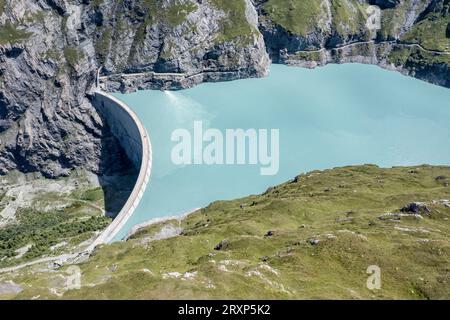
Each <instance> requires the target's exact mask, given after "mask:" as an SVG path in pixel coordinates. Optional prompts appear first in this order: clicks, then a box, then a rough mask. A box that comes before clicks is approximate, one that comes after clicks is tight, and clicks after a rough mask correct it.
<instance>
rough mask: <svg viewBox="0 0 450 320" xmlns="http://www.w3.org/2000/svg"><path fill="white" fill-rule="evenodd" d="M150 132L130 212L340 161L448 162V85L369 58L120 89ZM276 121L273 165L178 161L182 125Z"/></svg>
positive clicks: (250, 186)
mask: <svg viewBox="0 0 450 320" xmlns="http://www.w3.org/2000/svg"><path fill="white" fill-rule="evenodd" d="M115 96H116V97H118V98H119V99H121V100H122V101H124V102H125V103H127V104H128V105H129V106H130V107H131V108H132V109H133V110H134V111H135V112H136V114H137V115H138V116H139V118H140V119H141V120H142V122H143V123H144V125H145V126H146V128H147V131H148V133H149V135H150V139H151V143H152V148H153V169H152V175H151V178H150V183H149V185H148V187H147V189H146V192H145V195H144V197H143V199H142V200H141V202H140V204H139V207H138V208H137V209H136V211H135V213H134V215H133V216H132V218H131V219H130V220H129V221H128V223H127V225H126V226H125V227H124V228H123V229H122V230H121V232H120V233H119V234H118V235H117V237H116V240H118V239H120V238H122V237H124V236H125V235H126V234H127V233H128V231H129V230H130V228H131V227H132V226H133V225H135V224H138V223H141V222H144V221H147V220H150V219H153V218H157V217H165V216H174V215H180V214H182V213H185V212H187V211H191V210H192V209H194V208H198V207H203V206H206V205H207V204H208V203H210V202H212V201H214V200H224V199H232V198H237V197H242V196H246V195H250V194H257V193H261V192H264V191H265V190H266V189H267V188H268V187H269V186H272V185H275V184H279V183H282V182H285V181H287V180H289V179H291V178H293V177H295V176H296V175H298V174H299V173H301V172H307V171H311V170H315V169H328V168H333V167H337V166H346V165H357V164H365V163H371V164H377V165H379V166H382V167H390V166H402V165H419V164H439V165H450V90H449V89H446V88H442V87H438V86H434V85H431V84H428V83H426V82H423V81H420V80H417V79H413V78H410V77H405V76H403V75H401V74H399V73H397V72H391V71H386V70H383V69H381V68H379V67H377V66H370V65H362V64H344V65H328V66H326V67H322V68H317V69H314V70H310V69H303V68H294V67H286V66H282V65H272V66H271V70H270V76H269V77H267V78H261V79H246V80H237V81H231V82H221V83H205V84H201V85H199V86H196V87H194V88H192V89H187V90H182V91H171V92H162V91H139V92H136V93H132V94H126V95H123V94H115ZM198 120H202V121H203V126H204V130H205V129H206V128H208V127H210V128H217V129H220V130H222V131H223V132H224V131H225V129H236V128H242V129H250V128H254V129H269V130H270V129H279V136H280V147H279V148H280V156H279V160H280V164H279V171H278V173H277V174H276V175H272V176H262V175H260V165H175V164H173V163H172V161H171V152H172V148H173V147H174V146H175V145H176V143H175V142H173V141H171V135H172V132H173V131H174V130H175V129H179V128H186V129H187V130H189V131H191V132H192V128H193V123H194V121H198Z"/></svg>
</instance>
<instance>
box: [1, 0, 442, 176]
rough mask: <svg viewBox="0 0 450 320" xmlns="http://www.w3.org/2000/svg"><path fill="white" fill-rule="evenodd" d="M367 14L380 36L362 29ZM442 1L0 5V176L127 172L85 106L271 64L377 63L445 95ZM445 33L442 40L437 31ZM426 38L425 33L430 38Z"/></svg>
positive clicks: (50, 0)
mask: <svg viewBox="0 0 450 320" xmlns="http://www.w3.org/2000/svg"><path fill="white" fill-rule="evenodd" d="M369 5H378V6H379V7H380V8H381V9H382V10H381V14H382V16H381V26H380V28H377V29H375V30H372V29H371V28H369V27H368V17H369V16H370V15H371V14H372V13H371V12H370V11H367V10H368V9H367V8H368V6H369ZM449 6H450V5H449V3H448V1H447V0H411V1H409V0H408V1H406V0H321V1H317V0H267V1H265V0H227V1H223V0H34V1H31V0H14V1H13V0H0V173H1V174H5V173H6V172H8V171H9V170H12V169H18V170H20V171H23V172H31V171H40V172H42V173H43V174H44V175H45V176H48V177H58V176H63V175H67V174H68V173H69V172H70V170H71V169H72V168H74V167H80V166H83V167H85V168H86V169H88V170H91V171H93V172H96V173H99V174H109V173H114V172H121V171H123V170H125V169H126V168H128V167H130V166H131V164H130V163H129V162H128V160H127V159H126V156H125V155H124V152H123V150H122V149H121V148H120V146H119V144H118V143H117V140H116V139H115V138H114V137H113V136H112V135H111V133H110V130H109V129H108V127H107V125H106V123H105V121H104V119H102V117H101V116H100V115H99V114H98V113H97V112H96V110H95V108H94V107H93V106H92V104H91V103H90V100H89V92H91V91H92V89H93V88H94V86H95V84H96V77H97V72H98V71H100V74H101V77H100V85H101V87H102V88H103V89H105V90H108V91H122V92H128V91H134V90H137V89H150V88H151V89H180V88H187V87H191V86H193V85H195V84H198V83H200V82H204V81H223V80H233V79H239V78H247V77H260V76H264V75H266V74H267V70H268V65H269V62H270V59H269V57H270V58H271V59H272V60H273V61H274V62H279V63H286V64H291V65H299V66H306V67H315V66H318V65H323V64H326V63H330V62H338V63H341V62H349V61H357V62H364V63H374V64H379V65H381V66H383V67H386V68H391V69H396V70H399V71H401V72H403V73H405V74H409V75H412V76H415V77H418V78H421V79H425V80H427V81H430V82H432V83H436V84H440V85H444V86H447V87H450V80H449V79H450V74H449V66H450V61H449V60H450V58H449V55H448V54H445V53H444V52H445V51H447V52H448V51H449V50H450V48H449V45H450V44H449V43H450V40H449V38H448V36H446V34H447V35H448V23H449V16H448V11H449ZM441 27H442V34H441V33H440V29H441ZM430 30H431V34H430Z"/></svg>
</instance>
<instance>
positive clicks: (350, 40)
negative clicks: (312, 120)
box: [257, 0, 450, 87]
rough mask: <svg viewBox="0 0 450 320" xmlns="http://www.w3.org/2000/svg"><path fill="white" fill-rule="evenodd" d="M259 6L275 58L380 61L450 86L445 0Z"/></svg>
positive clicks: (277, 1) (283, 1)
mask: <svg viewBox="0 0 450 320" xmlns="http://www.w3.org/2000/svg"><path fill="white" fill-rule="evenodd" d="M371 5H376V6H378V9H376V8H374V7H370V6H371ZM257 8H258V12H259V14H260V21H261V24H260V30H261V32H262V34H263V35H264V39H265V42H266V46H267V50H268V52H269V54H270V56H271V58H272V59H273V61H275V62H278V63H285V64H289V65H296V66H302V67H309V68H314V67H316V66H321V65H325V64H327V63H345V62H360V63H369V64H378V65H380V66H381V67H384V68H387V69H393V70H398V71H400V72H402V73H404V74H406V75H410V76H414V77H417V78H419V79H422V80H425V81H429V82H431V83H434V84H438V85H442V86H446V87H450V39H449V37H448V36H446V29H447V28H448V27H447V25H448V23H449V20H450V15H449V8H450V4H449V1H446V0H410V1H406V0H370V1H365V0H360V1H357V0H322V1H312V0H311V1H310V0H305V1H300V0H293V1H290V0H267V1H260V2H259V3H258V6H257Z"/></svg>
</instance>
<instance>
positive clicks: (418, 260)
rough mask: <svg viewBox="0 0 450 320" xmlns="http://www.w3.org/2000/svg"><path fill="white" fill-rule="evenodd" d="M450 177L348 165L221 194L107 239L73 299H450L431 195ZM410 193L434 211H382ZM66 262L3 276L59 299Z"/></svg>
mask: <svg viewBox="0 0 450 320" xmlns="http://www.w3.org/2000/svg"><path fill="white" fill-rule="evenodd" d="M438 177H439V178H438ZM447 177H450V168H449V167H430V166H421V167H415V168H393V169H380V168H378V167H376V166H359V167H345V168H338V169H333V170H327V171H323V172H319V171H317V172H312V173H308V174H303V175H301V176H299V177H297V178H296V179H295V180H293V181H291V182H288V183H285V184H282V185H280V186H277V187H274V188H271V189H269V190H268V191H267V192H266V193H264V194H262V195H258V196H250V197H247V198H243V199H238V200H234V201H220V202H214V203H212V204H211V205H209V206H208V207H207V208H205V209H202V210H200V211H198V212H196V213H195V214H193V215H191V216H189V217H188V218H187V219H185V220H184V221H182V222H181V223H180V226H181V227H182V228H183V230H184V231H183V233H182V235H181V236H177V237H173V238H169V239H164V240H158V241H151V242H149V239H150V237H151V236H152V234H154V233H155V232H156V231H157V230H159V229H160V228H161V227H163V225H167V224H175V225H178V221H172V222H166V223H162V224H159V225H154V226H152V227H150V228H148V229H147V230H144V231H141V232H140V233H139V234H137V235H136V236H135V238H134V239H132V240H130V241H128V242H126V243H115V244H113V245H109V246H104V247H102V248H100V249H99V250H98V251H97V252H96V253H95V255H94V256H93V257H91V259H90V260H88V261H87V262H85V263H83V264H80V265H79V266H80V267H81V270H82V274H83V278H82V284H83V287H82V289H80V290H71V291H68V292H67V293H66V294H65V295H64V298H84V299H85V298H92V299H99V298H115V299H118V298H162V299H163V298H191V299H197V298H200V299H201V298H246V299H248V298H287V299H293V298H333V299H336V298H354V299H360V298H394V299H403V298H413V299H414V298H418V299H421V298H433V299H435V298H450V283H449V278H450V271H449V268H448V266H449V261H450V243H449V241H450V240H449V232H450V222H449V220H448V219H449V217H450V209H449V208H448V207H446V206H445V205H444V204H441V203H436V204H433V202H432V201H433V200H439V199H446V198H447V199H448V198H450V189H449V187H447V186H448V183H449V182H450V178H447ZM436 178H437V179H436ZM412 201H424V202H427V203H428V207H429V208H430V209H431V215H430V216H429V217H427V216H425V215H424V218H423V219H418V218H412V217H408V218H401V220H395V221H389V220H380V219H379V216H381V215H382V214H385V213H388V212H399V208H401V207H402V206H404V205H405V204H407V203H409V202H412ZM241 204H242V205H244V208H243V209H241V208H240V205H241ZM269 230H271V231H273V232H274V236H271V237H265V236H264V235H265V234H266V233H267V231H269ZM224 239H227V240H228V241H229V245H228V247H226V248H224V249H222V250H219V251H217V250H214V247H215V245H216V244H218V243H219V242H220V241H222V240H224ZM310 239H318V240H320V242H319V243H318V244H317V245H311V244H310V242H309V240H310ZM369 265H378V266H380V267H381V272H382V289H381V290H379V291H370V290H368V289H367V288H366V279H367V277H368V275H367V274H366V269H367V267H368V266H369ZM64 272H65V268H62V269H60V270H58V272H56V273H55V272H53V273H45V272H43V273H42V272H41V273H37V274H33V273H30V271H29V270H28V271H22V272H21V273H19V274H15V275H7V276H5V275H4V276H3V278H1V277H0V282H1V281H2V280H6V279H11V280H13V281H15V283H17V284H20V285H22V286H23V287H24V288H26V289H25V290H24V291H23V292H21V293H20V294H19V295H17V296H15V298H30V297H32V296H36V295H40V297H41V298H55V296H54V295H52V294H51V293H50V292H49V289H48V286H49V285H50V283H54V281H53V280H52V279H53V278H54V277H58V276H60V275H61V274H64ZM173 272H179V273H180V274H181V276H179V275H177V274H176V273H173ZM186 272H189V273H188V274H185V273H186ZM5 277H7V278H5ZM52 281H53V282H52ZM13 297H14V296H13Z"/></svg>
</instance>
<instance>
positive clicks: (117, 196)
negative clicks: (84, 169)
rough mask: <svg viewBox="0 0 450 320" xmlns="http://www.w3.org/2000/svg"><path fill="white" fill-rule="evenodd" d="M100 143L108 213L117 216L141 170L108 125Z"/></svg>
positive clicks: (101, 166) (101, 176)
mask: <svg viewBox="0 0 450 320" xmlns="http://www.w3.org/2000/svg"><path fill="white" fill-rule="evenodd" d="M103 120H104V119H103ZM103 123H106V121H103ZM100 145H101V150H100V162H99V172H98V174H99V175H98V179H99V182H100V185H101V187H102V189H103V195H104V199H105V212H106V215H107V216H108V217H111V218H115V217H116V216H117V214H118V213H119V212H120V210H121V209H122V208H123V206H124V205H125V203H126V201H127V200H128V198H129V196H130V194H131V192H132V191H133V188H134V185H135V184H136V181H137V177H138V173H139V172H138V169H136V168H135V166H134V164H133V163H132V162H131V160H130V159H129V158H128V157H127V155H126V153H125V150H124V149H123V148H122V146H121V144H120V143H119V141H118V140H117V138H116V137H115V136H114V135H113V134H112V132H111V130H110V128H109V126H108V125H105V126H104V127H103V128H102V136H101V144H100Z"/></svg>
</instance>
